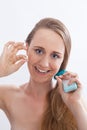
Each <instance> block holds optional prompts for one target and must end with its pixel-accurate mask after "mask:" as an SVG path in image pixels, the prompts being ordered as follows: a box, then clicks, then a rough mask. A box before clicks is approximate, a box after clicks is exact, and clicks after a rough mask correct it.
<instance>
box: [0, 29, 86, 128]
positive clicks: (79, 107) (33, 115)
mask: <svg viewBox="0 0 87 130" xmlns="http://www.w3.org/2000/svg"><path fill="white" fill-rule="evenodd" d="M50 44H51V45H52V46H50ZM21 49H24V50H26V52H27V56H28V59H27V58H26V56H25V55H18V56H17V55H16V54H17V52H18V51H19V50H21ZM64 51H65V49H64V44H63V40H62V39H61V37H60V36H58V34H56V33H55V32H53V31H51V30H47V29H41V30H39V31H37V33H36V34H35V36H34V38H33V40H32V42H31V44H30V46H28V45H27V47H25V46H24V45H23V43H14V42H9V43H7V44H6V45H5V47H4V50H3V53H2V55H1V57H0V77H3V76H7V75H9V74H11V73H14V72H15V71H17V70H18V69H19V68H20V67H21V66H22V65H23V64H24V63H25V62H27V64H28V68H29V71H30V80H29V82H28V83H25V84H23V85H21V86H12V85H8V86H4V85H0V108H1V109H2V110H3V111H4V112H5V113H6V115H7V117H8V119H9V121H10V124H11V130H40V127H41V121H42V116H43V113H44V111H45V109H46V106H47V102H46V95H47V93H48V92H49V91H50V90H51V89H53V87H55V86H53V83H52V77H53V76H54V75H55V74H56V73H57V71H58V70H59V68H60V66H61V64H62V62H63V58H64ZM54 52H55V53H54ZM62 79H70V82H69V83H70V84H71V83H73V82H76V83H77V85H78V89H77V91H75V92H74V93H64V91H63V89H62ZM57 80H58V85H59V90H58V92H59V93H60V95H61V97H62V99H63V101H64V102H65V104H66V105H67V106H68V108H69V109H70V110H71V112H72V113H73V115H74V117H75V119H76V121H77V125H78V130H83V129H84V130H87V124H86V123H87V111H86V109H85V105H84V104H83V101H82V96H81V90H82V84H81V83H80V81H79V79H78V76H77V74H74V73H71V72H67V73H66V74H64V75H63V76H60V77H57ZM82 120H83V124H81V121H82Z"/></svg>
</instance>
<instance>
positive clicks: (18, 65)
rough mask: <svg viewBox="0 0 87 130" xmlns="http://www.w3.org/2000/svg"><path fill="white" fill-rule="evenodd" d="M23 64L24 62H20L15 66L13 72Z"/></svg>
mask: <svg viewBox="0 0 87 130" xmlns="http://www.w3.org/2000/svg"><path fill="white" fill-rule="evenodd" d="M25 62H26V60H21V61H19V62H18V63H17V64H15V67H14V71H17V70H18V69H19V68H20V67H21V66H22V65H23V64H24V63H25Z"/></svg>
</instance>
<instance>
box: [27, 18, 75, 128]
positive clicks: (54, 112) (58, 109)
mask: <svg viewBox="0 0 87 130" xmlns="http://www.w3.org/2000/svg"><path fill="white" fill-rule="evenodd" d="M41 28H46V29H50V30H52V31H54V32H56V33H57V34H58V35H60V36H61V38H62V39H63V41H64V45H65V54H64V60H63V62H62V65H61V67H60V70H62V69H65V68H66V66H67V63H68V59H69V55H70V51H71V38H70V34H69V31H68V30H67V28H66V26H65V25H64V24H63V23H62V22H61V21H59V20H57V19H54V18H44V19H42V20H40V21H39V22H38V23H37V24H36V25H35V27H34V28H33V30H32V31H31V32H30V33H29V35H28V37H27V38H26V43H28V45H29V44H30V43H31V41H32V39H33V37H34V35H35V33H36V32H37V30H39V29H41ZM47 102H48V106H47V108H46V110H45V112H44V114H43V119H42V125H41V130H77V126H76V122H75V119H74V117H73V115H72V113H71V112H70V111H69V109H68V108H67V106H66V105H65V104H64V102H63V101H62V99H61V96H60V94H59V93H58V88H57V86H56V87H55V88H54V89H52V90H51V91H50V92H49V93H48V95H47Z"/></svg>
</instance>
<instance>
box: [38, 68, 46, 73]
mask: <svg viewBox="0 0 87 130" xmlns="http://www.w3.org/2000/svg"><path fill="white" fill-rule="evenodd" d="M37 70H38V71H39V72H41V73H47V70H46V71H45V70H41V69H38V68H37Z"/></svg>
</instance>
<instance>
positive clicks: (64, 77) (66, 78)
mask: <svg viewBox="0 0 87 130" xmlns="http://www.w3.org/2000/svg"><path fill="white" fill-rule="evenodd" d="M60 78H62V79H65V80H68V79H70V78H78V75H77V74H76V73H72V72H66V73H65V74H63V75H62V76H60Z"/></svg>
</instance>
